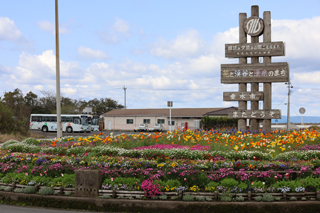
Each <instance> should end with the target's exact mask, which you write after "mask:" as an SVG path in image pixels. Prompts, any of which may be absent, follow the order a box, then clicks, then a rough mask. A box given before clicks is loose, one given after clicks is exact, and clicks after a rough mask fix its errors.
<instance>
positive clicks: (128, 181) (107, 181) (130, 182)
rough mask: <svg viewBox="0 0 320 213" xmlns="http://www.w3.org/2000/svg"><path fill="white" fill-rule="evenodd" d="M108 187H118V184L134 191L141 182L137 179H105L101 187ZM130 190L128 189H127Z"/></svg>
mask: <svg viewBox="0 0 320 213" xmlns="http://www.w3.org/2000/svg"><path fill="white" fill-rule="evenodd" d="M107 184H108V185H109V186H111V187H112V188H113V187H114V186H115V185H117V186H119V185H120V184H122V185H126V186H127V187H129V188H131V190H134V189H135V188H136V187H137V186H140V185H141V181H140V180H139V179H138V178H131V177H116V178H112V179H111V178H106V179H105V180H104V181H103V183H102V186H105V185H107ZM128 190H130V189H128Z"/></svg>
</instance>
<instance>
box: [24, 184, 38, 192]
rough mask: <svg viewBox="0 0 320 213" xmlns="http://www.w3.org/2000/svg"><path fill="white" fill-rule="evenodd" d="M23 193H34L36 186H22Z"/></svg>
mask: <svg viewBox="0 0 320 213" xmlns="http://www.w3.org/2000/svg"><path fill="white" fill-rule="evenodd" d="M24 193H26V194H34V193H36V187H34V186H27V187H26V188H24Z"/></svg>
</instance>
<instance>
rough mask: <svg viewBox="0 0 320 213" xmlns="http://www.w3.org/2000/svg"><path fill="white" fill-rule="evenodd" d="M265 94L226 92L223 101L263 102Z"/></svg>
mask: <svg viewBox="0 0 320 213" xmlns="http://www.w3.org/2000/svg"><path fill="white" fill-rule="evenodd" d="M261 100H263V92H224V93H223V101H261Z"/></svg>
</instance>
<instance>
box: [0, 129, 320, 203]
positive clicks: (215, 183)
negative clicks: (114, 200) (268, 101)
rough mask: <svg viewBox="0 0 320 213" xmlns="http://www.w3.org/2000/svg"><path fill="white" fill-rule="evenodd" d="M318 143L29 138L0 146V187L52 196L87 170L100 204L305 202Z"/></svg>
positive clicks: (301, 137) (183, 136)
mask: <svg viewBox="0 0 320 213" xmlns="http://www.w3.org/2000/svg"><path fill="white" fill-rule="evenodd" d="M319 142H320V135H319V133H318V132H315V131H308V130H305V131H301V132H290V133H289V132H272V133H268V134H264V133H262V132H257V133H250V132H247V133H242V132H234V131H233V132H224V133H221V132H218V131H203V132H192V131H186V132H178V131H175V132H173V133H169V132H168V133H156V134H147V133H145V134H141V133H140V134H136V135H126V134H122V135H119V136H113V135H112V134H111V135H110V136H107V137H103V136H102V135H97V136H94V137H89V138H72V137H66V138H62V139H58V140H36V139H32V138H29V139H26V140H24V141H22V142H17V141H7V142H6V143H4V144H2V146H1V153H0V170H1V171H2V173H1V174H0V179H1V182H2V183H3V184H16V185H15V186H16V187H17V188H23V186H30V185H38V186H39V187H40V188H41V187H44V186H49V187H58V188H55V191H56V193H58V192H60V191H61V188H72V187H74V172H75V170H84V169H85V170H88V169H92V170H100V171H101V173H102V178H103V183H102V187H101V190H100V195H101V196H104V195H105V196H106V197H108V196H110V197H119V198H122V197H123V198H125V197H129V198H130V197H133V198H134V197H138V198H139V197H140V198H142V196H144V197H149V198H150V197H151V198H155V197H161V198H159V199H178V198H180V199H190V200H192V197H193V199H199V201H201V199H205V200H206V199H207V201H210V199H212V200H229V199H230V198H232V199H239V201H241V200H255V199H256V197H258V198H257V199H258V200H259V199H260V197H259V196H262V195H263V194H265V193H267V194H270V196H273V197H283V198H284V199H287V198H288V199H291V197H295V198H297V199H300V198H302V197H304V198H305V199H309V198H310V199H311V198H316V197H317V194H316V192H317V191H318V190H319V189H320V178H319V176H320V160H319V156H320V151H319V150H318V148H317V147H318V145H317V144H318V143H319ZM306 144H307V145H306ZM305 145H306V146H305ZM17 191H21V190H17ZM69 192H70V193H68V194H73V193H74V191H72V190H71V191H70V190H69ZM104 193H105V194H104ZM261 193H262V194H261ZM107 195H108V196H107ZM285 196H287V197H285ZM177 197H178V198H177ZM183 197H185V198H183ZM188 197H189V198H188ZM196 197H198V198H196ZM202 197H204V198H202ZM238 197H240V198H238ZM261 199H267V198H264V197H263V196H262V198H261ZM268 199H269V198H268ZM270 199H271V197H270Z"/></svg>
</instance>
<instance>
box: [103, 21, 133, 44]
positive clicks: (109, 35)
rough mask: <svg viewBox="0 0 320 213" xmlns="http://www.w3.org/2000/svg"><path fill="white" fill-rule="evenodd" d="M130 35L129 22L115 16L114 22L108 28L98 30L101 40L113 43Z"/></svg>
mask: <svg viewBox="0 0 320 213" xmlns="http://www.w3.org/2000/svg"><path fill="white" fill-rule="evenodd" d="M130 35H131V32H130V24H129V23H128V22H127V21H125V20H123V19H119V18H116V20H115V22H114V23H113V24H112V26H110V27H109V28H108V29H106V30H104V31H102V32H98V36H99V37H100V38H101V40H103V41H105V42H107V43H114V44H116V43H119V42H120V41H121V40H123V39H127V38H128V37H129V36H130Z"/></svg>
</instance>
